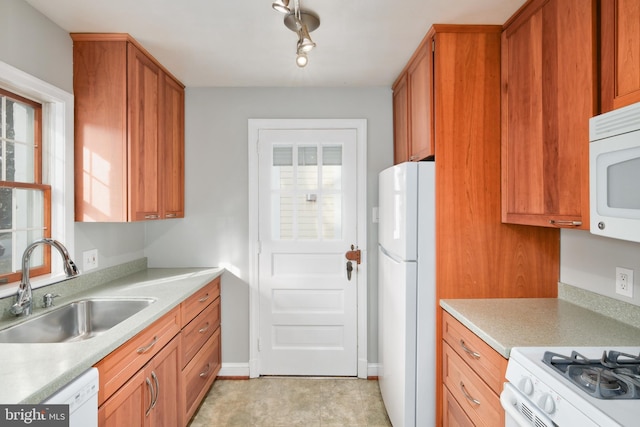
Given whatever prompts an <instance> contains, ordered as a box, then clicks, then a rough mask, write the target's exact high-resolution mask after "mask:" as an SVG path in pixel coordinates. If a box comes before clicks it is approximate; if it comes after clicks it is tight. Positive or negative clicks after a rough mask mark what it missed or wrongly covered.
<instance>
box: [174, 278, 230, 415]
mask: <svg viewBox="0 0 640 427" xmlns="http://www.w3.org/2000/svg"><path fill="white" fill-rule="evenodd" d="M220 301H221V299H220V278H216V279H214V280H213V281H211V282H210V283H209V284H208V285H206V286H204V287H203V288H202V289H201V290H200V291H198V292H196V293H195V294H193V295H192V296H191V297H190V298H188V299H187V300H185V301H184V302H183V303H182V305H181V308H182V332H181V335H182V366H181V369H182V372H181V376H182V390H181V392H180V400H181V407H182V409H183V411H184V412H183V420H184V425H185V426H186V425H187V424H188V423H189V421H190V420H191V417H193V415H194V414H195V412H196V410H197V409H198V406H199V405H200V402H202V399H204V397H205V396H206V395H207V392H208V391H209V388H211V385H212V384H213V382H214V381H215V379H216V375H218V372H220V367H221V366H222V353H221V342H220V340H221V337H220V335H221V334H220V317H221V316H220V314H221V313H220Z"/></svg>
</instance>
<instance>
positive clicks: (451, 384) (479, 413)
mask: <svg viewBox="0 0 640 427" xmlns="http://www.w3.org/2000/svg"><path fill="white" fill-rule="evenodd" d="M442 353H443V355H442V356H443V357H442V358H443V361H442V370H443V372H442V376H443V381H444V384H445V386H446V387H447V389H448V390H449V392H450V393H451V395H452V396H453V397H455V399H456V401H457V402H458V404H459V405H460V407H462V409H463V410H464V411H465V413H466V414H467V415H468V416H469V418H470V419H471V420H473V422H474V424H475V425H477V426H482V425H484V426H487V427H492V426H499V425H504V410H503V409H502V406H501V405H500V399H499V398H498V395H496V394H495V393H494V392H493V390H491V388H490V387H489V386H488V385H487V384H485V382H484V381H482V378H480V377H479V376H478V375H476V373H474V372H473V370H471V368H470V367H469V365H467V364H466V363H465V362H464V361H463V360H462V359H461V358H460V356H458V354H457V353H456V352H455V351H454V350H452V349H451V347H449V345H448V344H446V343H445V344H443V346H442Z"/></svg>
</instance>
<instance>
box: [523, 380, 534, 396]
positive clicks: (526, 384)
mask: <svg viewBox="0 0 640 427" xmlns="http://www.w3.org/2000/svg"><path fill="white" fill-rule="evenodd" d="M520 391H521V392H523V393H524V394H526V395H527V396H531V395H532V394H533V381H531V378H529V377H525V378H523V379H522V380H521V381H520Z"/></svg>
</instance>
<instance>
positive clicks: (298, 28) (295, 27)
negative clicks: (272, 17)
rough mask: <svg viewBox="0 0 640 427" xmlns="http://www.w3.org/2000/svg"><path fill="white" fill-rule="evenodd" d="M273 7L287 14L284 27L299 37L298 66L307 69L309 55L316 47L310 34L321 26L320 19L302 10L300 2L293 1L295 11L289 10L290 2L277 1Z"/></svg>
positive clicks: (297, 49) (286, 0)
mask: <svg viewBox="0 0 640 427" xmlns="http://www.w3.org/2000/svg"><path fill="white" fill-rule="evenodd" d="M272 6H273V8H274V9H275V10H277V11H278V12H283V13H286V16H285V17H284V25H285V26H286V27H287V28H288V29H290V30H291V31H293V32H295V33H296V34H297V35H298V43H297V45H296V53H297V56H296V64H297V65H298V67H300V68H302V67H305V66H306V65H307V63H308V62H309V58H308V57H307V53H309V52H311V50H313V48H314V47H316V44H315V43H314V41H313V40H311V36H310V35H309V33H310V32H312V31H313V30H315V29H316V28H318V27H319V26H320V18H319V17H318V15H316V14H315V13H313V12H310V11H308V10H302V8H301V7H300V0H293V10H291V9H290V8H289V0H277V1H275V2H274V3H273V4H272ZM285 10H286V11H285Z"/></svg>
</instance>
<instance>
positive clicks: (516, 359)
mask: <svg viewBox="0 0 640 427" xmlns="http://www.w3.org/2000/svg"><path fill="white" fill-rule="evenodd" d="M506 379H507V381H508V382H507V383H505V386H504V390H503V392H502V394H501V396H500V400H501V402H502V406H503V407H504V408H505V412H506V421H505V425H506V426H507V427H511V426H527V427H528V426H535V427H553V426H558V427H573V426H581V427H590V426H593V427H597V426H607V427H609V426H612V427H613V426H624V427H630V426H638V425H640V347H607V348H605V347H573V348H572V347H546V348H541V347H516V348H513V349H512V350H511V354H510V357H509V363H508V365H507V374H506Z"/></svg>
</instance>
